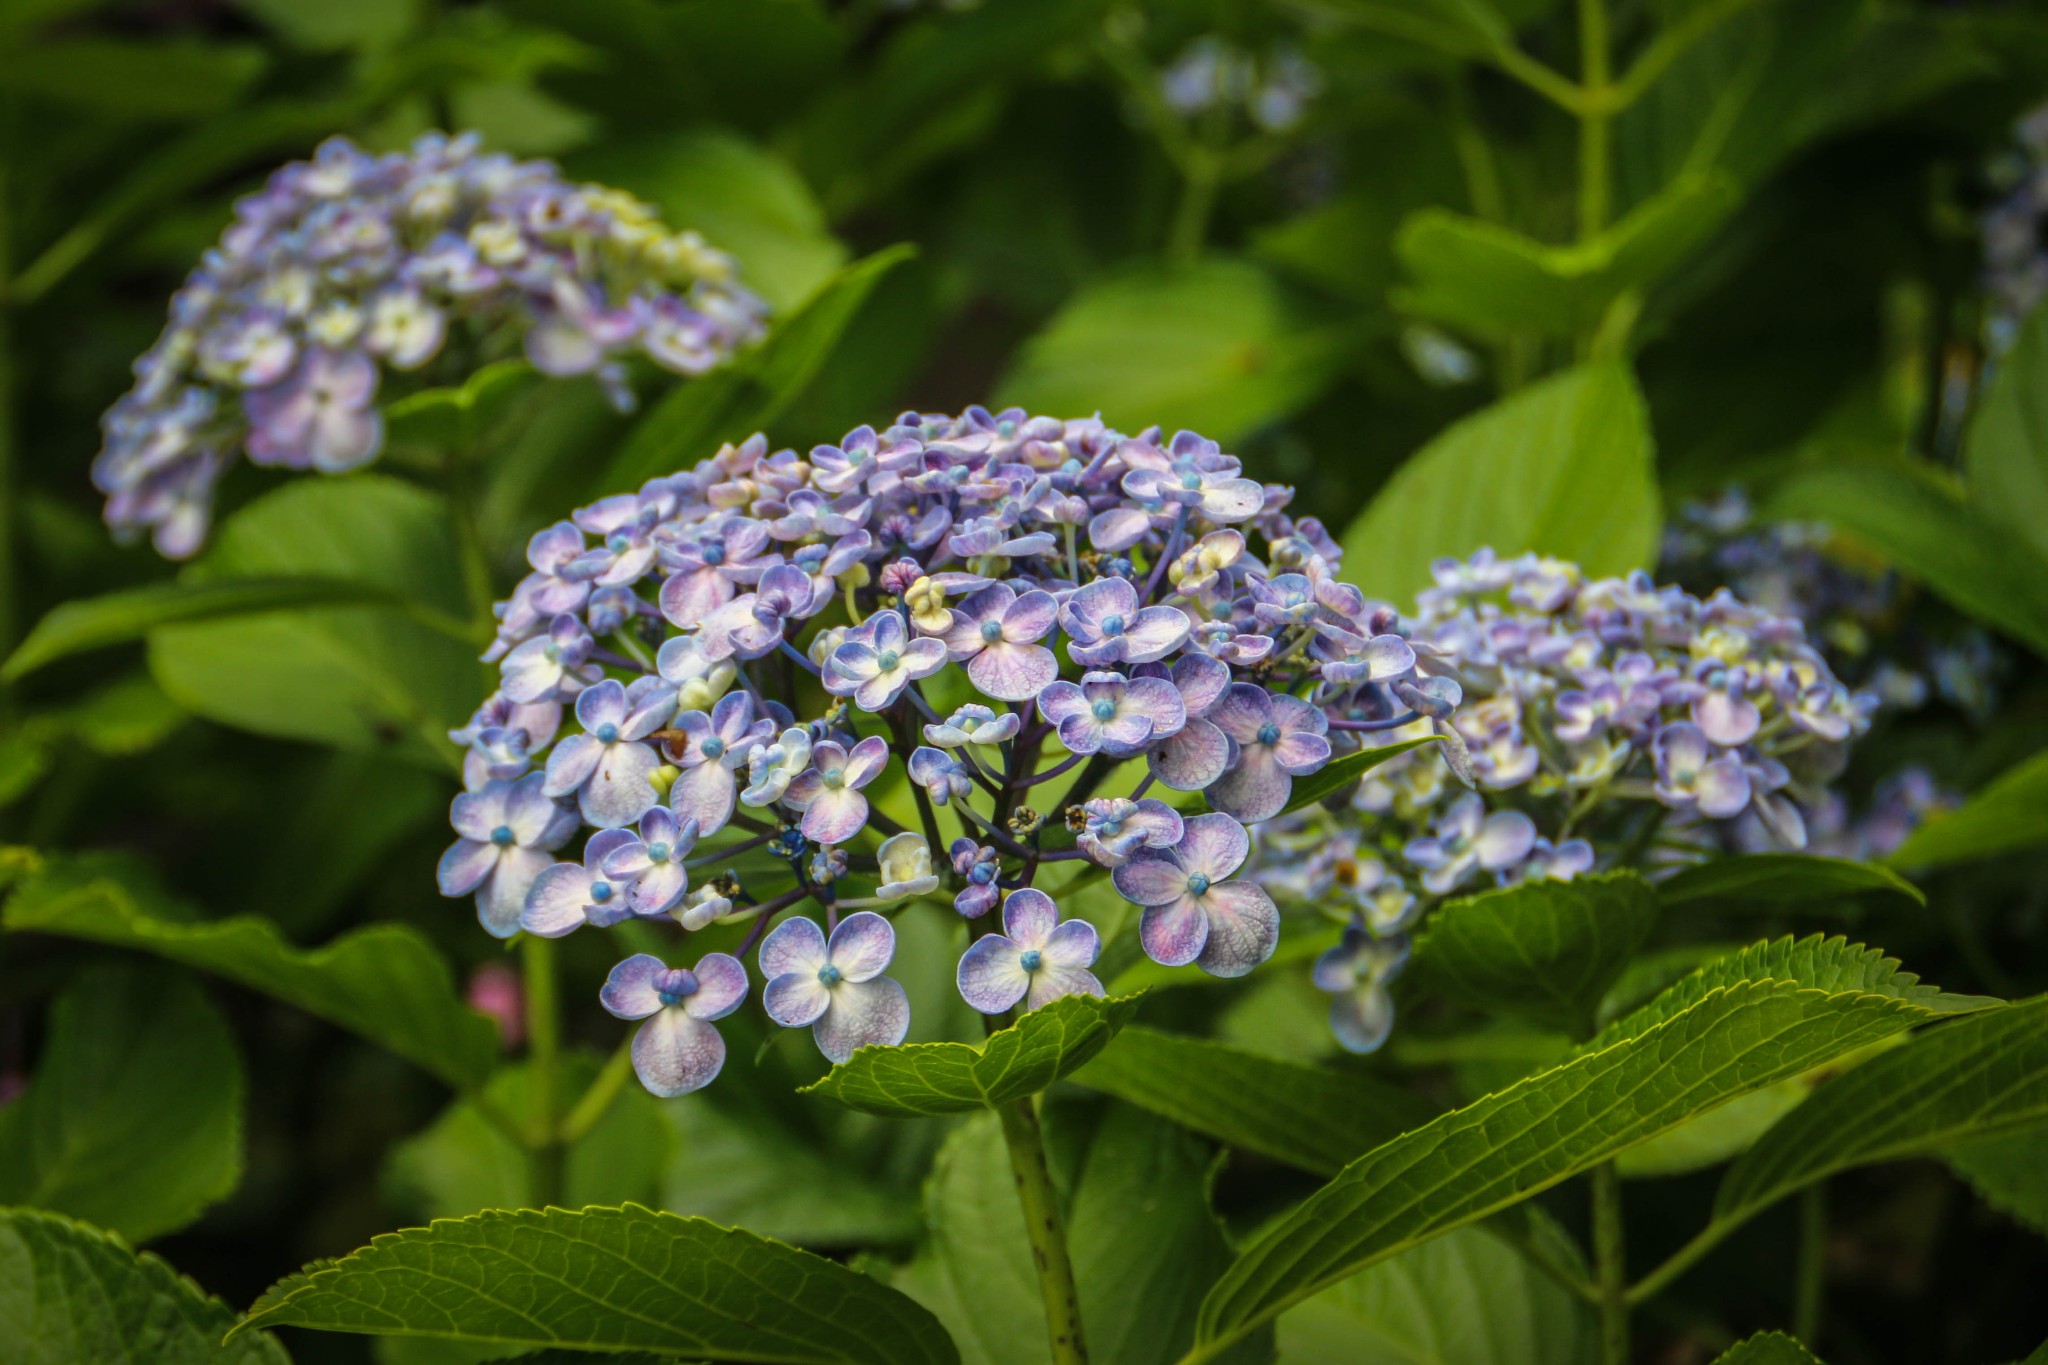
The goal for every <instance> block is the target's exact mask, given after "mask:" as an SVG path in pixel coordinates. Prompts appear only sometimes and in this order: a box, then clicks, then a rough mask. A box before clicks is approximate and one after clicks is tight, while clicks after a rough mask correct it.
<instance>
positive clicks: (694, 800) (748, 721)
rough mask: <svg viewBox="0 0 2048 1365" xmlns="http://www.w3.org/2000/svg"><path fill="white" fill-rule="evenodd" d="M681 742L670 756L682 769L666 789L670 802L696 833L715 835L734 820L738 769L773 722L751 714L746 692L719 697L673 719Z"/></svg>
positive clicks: (764, 739) (770, 732) (772, 730)
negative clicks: (706, 709) (707, 705)
mask: <svg viewBox="0 0 2048 1365" xmlns="http://www.w3.org/2000/svg"><path fill="white" fill-rule="evenodd" d="M675 728H676V729H677V730H679V731H681V732H682V735H683V743H682V746H681V748H680V749H678V748H677V747H676V746H675V744H674V742H673V741H671V742H670V744H669V748H668V752H669V755H670V757H672V758H673V759H674V760H675V762H676V765H677V766H678V767H680V768H681V769H682V772H681V774H680V775H679V776H678V777H677V778H676V780H675V785H674V786H673V787H671V788H670V789H669V797H668V803H669V805H670V806H671V807H672V808H673V809H674V810H675V812H676V814H677V815H679V816H684V817H687V818H689V819H692V820H695V821H696V822H697V832H698V834H699V835H703V836H708V835H712V834H716V833H717V832H718V831H719V830H721V829H724V828H725V824H726V821H728V820H730V819H732V811H733V801H734V799H735V798H736V797H737V796H738V795H739V778H738V777H737V776H736V775H735V774H736V772H737V770H738V769H739V768H741V767H742V766H744V765H745V764H746V762H747V760H748V759H749V758H750V757H751V756H752V755H753V752H754V750H755V749H756V748H758V747H759V746H761V745H763V744H766V743H767V742H768V739H769V737H770V736H771V735H773V734H774V733H775V722H774V721H772V720H770V719H769V718H768V717H766V716H757V715H755V713H754V699H753V698H752V697H751V696H749V695H748V694H747V693H745V692H734V693H731V694H730V695H728V696H724V697H720V698H719V699H718V702H717V704H716V705H714V706H713V707H712V708H711V710H710V711H709V712H708V713H706V712H703V711H686V712H684V713H683V714H682V715H680V716H677V717H676V721H675Z"/></svg>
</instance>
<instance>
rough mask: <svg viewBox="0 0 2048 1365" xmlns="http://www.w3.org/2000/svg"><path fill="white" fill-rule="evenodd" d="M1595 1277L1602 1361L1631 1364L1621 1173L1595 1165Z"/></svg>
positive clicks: (1605, 1164)
mask: <svg viewBox="0 0 2048 1365" xmlns="http://www.w3.org/2000/svg"><path fill="white" fill-rule="evenodd" d="M1593 1280H1594V1284H1595V1286H1596V1287H1597V1288H1598V1289H1599V1291H1600V1365H1628V1356H1629V1349H1628V1347H1629V1343H1628V1251H1627V1247H1626V1245H1625V1244H1624V1242H1623V1237H1622V1224H1621V1173H1620V1172H1619V1171H1617V1170H1616V1169H1615V1168H1614V1163H1613V1162H1611V1161H1608V1162H1603V1163H1601V1164H1600V1165H1598V1166H1595V1167H1594V1168H1593Z"/></svg>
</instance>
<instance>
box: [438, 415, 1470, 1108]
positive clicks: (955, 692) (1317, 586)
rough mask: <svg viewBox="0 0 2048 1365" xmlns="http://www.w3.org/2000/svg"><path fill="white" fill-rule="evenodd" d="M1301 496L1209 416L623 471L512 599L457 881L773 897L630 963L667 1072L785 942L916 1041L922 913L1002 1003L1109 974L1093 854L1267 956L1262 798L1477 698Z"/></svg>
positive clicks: (775, 976)
mask: <svg viewBox="0 0 2048 1365" xmlns="http://www.w3.org/2000/svg"><path fill="white" fill-rule="evenodd" d="M1288 496H1289V492H1288V490H1286V489H1284V488H1279V487H1274V486H1267V485H1261V484H1260V483H1258V482H1256V481H1254V480H1252V479H1248V478H1246V477H1245V476H1244V474H1243V472H1242V470H1241V468H1240V466H1239V463H1238V461H1237V460H1236V459H1235V458H1234V457H1232V456H1230V455H1228V454H1226V453H1224V452H1223V451H1222V450H1221V449H1219V448H1218V446H1217V445H1216V443H1215V442H1213V441H1208V440H1204V439H1203V438H1201V437H1199V436H1196V435H1194V434H1192V433H1188V432H1182V433H1180V434H1179V435H1177V436H1174V437H1173V438H1171V439H1170V440H1169V439H1166V438H1163V437H1162V436H1161V434H1160V433H1159V432H1158V431H1156V430H1150V431H1145V432H1141V433H1139V434H1138V435H1135V436H1126V435H1123V434H1121V433H1119V432H1116V431H1113V430H1111V429H1109V428H1108V427H1106V426H1104V425H1103V424H1102V422H1101V421H1099V420H1081V421H1064V422H1063V421H1056V420H1052V419H1049V418H1043V417H1031V416H1028V415H1026V414H1024V413H1022V412H1015V411H1012V412H1004V413H1000V414H991V413H989V412H987V411H985V410H983V409H981V408H971V409H969V410H968V411H967V412H966V413H964V414H962V415H960V416H958V417H950V416H933V415H927V414H921V413H906V414H904V415H902V416H901V417H899V418H898V419H897V420H896V422H895V423H894V424H892V425H890V426H889V427H887V428H886V429H884V430H880V431H877V430H875V429H873V428H871V427H862V428H860V429H858V430H856V431H853V432H851V433H849V434H848V435H847V436H846V437H845V438H844V439H843V440H841V441H840V442H839V443H838V444H836V445H824V446H818V447H816V448H815V449H813V450H811V451H810V452H809V453H808V455H802V454H799V453H797V452H796V451H792V450H780V451H772V452H771V451H770V449H769V448H768V445H767V442H766V441H765V440H764V439H762V438H761V437H758V436H757V437H755V438H753V439H752V440H749V441H748V442H746V443H745V444H743V445H738V446H727V447H726V448H724V449H722V450H720V451H719V452H718V453H717V454H716V455H715V456H713V457H712V458H710V459H708V460H705V461H704V462H703V463H701V464H699V465H698V466H696V467H695V468H694V469H690V470H687V471H685V472H683V473H679V474H676V475H673V476H671V477H668V478H661V479H656V480H653V481H652V482H650V483H648V484H646V485H645V486H644V487H642V488H641V489H640V490H639V491H638V492H637V493H629V494H622V495H619V496H616V497H610V498H605V499H603V500H601V501H600V502H598V503H596V504H594V505H593V506H590V507H587V508H584V509H582V510H580V511H578V512H576V513H575V514H574V516H572V517H571V518H570V519H569V520H567V521H564V522H561V523H560V524H558V525H555V526H552V527H549V528H548V529H546V530H544V531H542V532H540V533H539V534H538V535H536V536H535V537H534V538H533V542H532V545H531V547H530V554H529V558H530V562H531V564H532V570H533V571H532V572H531V573H530V574H529V575H528V576H527V577H526V578H525V579H524V580H523V581H522V582H521V583H520V584H519V585H518V587H517V589H516V590H515V591H514V592H513V594H512V597H511V598H510V600H509V601H506V602H504V603H502V604H501V605H500V607H499V620H500V627H499V635H498V639H497V641H496V642H495V643H494V644H493V645H492V647H491V649H490V650H489V651H488V653H487V655H486V657H487V658H488V659H491V660H495V661H496V662H497V663H498V665H499V667H500V669H501V671H502V686H501V688H500V690H499V691H498V692H497V693H496V694H495V695H493V696H492V697H490V698H489V699H488V700H487V701H486V702H485V703H484V704H483V705H482V706H481V707H480V708H479V710H478V712H477V714H476V716H475V718H474V719H473V720H472V722H471V723H470V724H469V725H468V726H466V727H464V728H463V729H462V730H460V731H457V732H456V733H455V736H454V738H455V739H456V741H457V742H458V743H460V744H462V745H464V746H466V747H467V750H468V753H467V757H466V759H465V774H466V784H467V786H468V788H469V790H468V791H467V792H466V793H465V794H464V795H462V796H460V797H458V798H457V799H456V805H455V824H456V829H457V833H458V834H459V835H460V836H461V838H460V839H459V840H458V841H457V842H456V844H455V845H454V846H453V847H452V848H451V849H450V850H449V851H448V854H447V856H446V857H445V858H444V860H443V862H442V866H441V887H442V890H443V891H444V892H445V893H447V894H448V895H451V896H470V895H474V896H475V897H476V903H477V909H478V914H479V916H480V917H481V919H482V921H483V924H484V927H485V928H486V929H488V930H489V931H490V932H491V933H493V934H496V935H499V936H501V937H503V936H509V935H511V934H514V933H517V932H519V931H521V930H524V931H525V932H528V933H533V934H541V935H547V936H558V935H562V934H567V933H571V932H574V931H576V930H578V929H580V928H582V927H583V926H585V925H594V926H605V925H610V924H615V923H618V922H620V921H622V920H624V919H626V918H628V917H637V918H639V919H642V920H655V921H662V920H665V921H669V922H672V923H673V924H675V925H677V926H680V928H681V929H682V930H683V931H685V932H686V933H693V932H698V931H702V930H705V929H707V928H709V927H710V926H713V925H735V924H737V925H739V926H742V927H741V928H740V929H739V930H737V931H734V930H727V931H725V932H724V934H723V936H722V937H721V938H720V942H721V943H725V944H728V945H730V944H732V942H733V940H734V939H735V938H737V945H736V946H734V947H733V949H732V952H731V953H730V954H729V955H720V954H710V955H708V956H705V955H700V956H699V958H698V961H697V964H696V965H695V966H692V967H690V968H687V969H685V968H682V967H671V966H669V965H667V964H666V963H663V962H660V961H659V960H655V959H647V958H632V959H628V960H627V962H625V963H623V964H621V966H620V968H619V969H618V971H617V972H616V973H614V977H613V981H612V984H611V986H610V987H609V988H608V990H609V994H608V995H607V996H606V1000H605V1003H606V1006H607V1008H609V1009H611V1010H612V1012H613V1013H615V1014H618V1015H620V1016H622V1017H626V1018H634V1019H646V1020H648V1021H649V1022H648V1023H647V1024H645V1025H643V1026H642V1032H641V1033H640V1034H639V1035H638V1039H637V1041H636V1045H635V1049H634V1057H635V1061H636V1064H637V1066H638V1070H639V1074H640V1077H641V1079H642V1081H644V1082H645V1083H646V1084H647V1086H648V1087H649V1088H650V1089H652V1090H654V1091H656V1092H657V1093H661V1094H681V1093H684V1092H686V1091H689V1090H694V1089H696V1088H698V1087H699V1086H702V1085H704V1084H705V1083H707V1082H708V1081H710V1080H711V1079H712V1077H713V1076H714V1075H716V1074H717V1071H718V1069H719V1066H720V1063H721V1061H722V1058H723V1055H724V1052H723V1046H722V1044H714V1041H713V1040H714V1038H715V1033H716V1030H715V1028H714V1023H715V1021H716V1020H717V1019H718V1018H720V1017H722V1016H723V1015H724V1014H725V1013H726V1012H727V1011H728V1010H729V1009H730V1008H732V1007H733V1005H734V1004H735V1003H736V1002H737V1000H738V995H737V994H736V992H743V991H744V989H745V985H746V980H745V976H744V974H742V975H741V976H740V977H739V978H738V979H735V977H734V974H733V973H734V969H733V968H732V967H731V966H728V965H727V964H728V962H739V963H744V962H745V961H746V959H747V958H748V957H749V956H750V955H752V956H753V965H754V967H755V968H756V970H757V971H758V973H759V976H760V985H761V1004H762V1006H763V1008H764V1009H765V1010H766V1012H767V1014H768V1016H769V1017H770V1018H771V1019H773V1020H774V1021H775V1022H776V1023H778V1024H781V1025H783V1026H785V1027H788V1028H808V1029H810V1030H811V1032H812V1036H813V1037H814V1038H815V1040H816V1042H817V1045H818V1047H819V1048H820V1050H821V1051H822V1052H823V1053H824V1055H825V1056H826V1057H828V1058H830V1059H831V1060H832V1061H835V1062H838V1061H843V1060H845V1059H846V1058H847V1057H849V1056H850V1055H852V1053H853V1052H854V1050H855V1049H857V1048H859V1047H862V1046H864V1045H867V1044H874V1043H883V1044H890V1043H896V1042H900V1041H901V1040H902V1039H903V1037H904V1036H905V1032H906V1030H907V1028H908V1027H909V1005H908V1002H907V1000H906V999H905V996H904V993H903V991H902V989H901V987H900V986H898V985H897V984H896V982H895V981H894V980H893V979H892V978H891V977H890V976H889V974H888V972H889V966H890V963H891V961H892V960H893V958H894V955H895V952H896V933H895V929H894V926H893V924H892V920H893V918H894V917H895V916H897V915H899V914H902V913H907V912H909V911H911V910H912V909H913V907H922V909H921V913H929V914H939V915H944V916H947V917H949V918H952V919H955V920H961V919H964V920H965V921H966V923H967V924H968V926H969V932H968V934H967V939H968V946H967V948H966V951H965V953H964V955H963V956H962V957H961V959H960V961H959V964H958V968H957V980H958V983H959V988H960V993H961V995H962V997H963V998H964V999H965V1000H966V1001H967V1003H968V1004H969V1005H971V1006H973V1007H974V1008H975V1009H977V1010H980V1011H981V1012H983V1013H984V1014H988V1015H999V1014H1003V1013H1005V1012H1007V1011H1009V1010H1011V1009H1013V1008H1017V1007H1022V1008H1026V1009H1035V1008H1038V1007H1041V1006H1043V1005H1045V1004H1047V1003H1049V1002H1050V1001H1052V1000H1056V999H1059V998H1061V997H1062V996H1066V995H1071V994H1076V993H1086V994H1096V995H1099V994H1100V993H1101V992H1102V989H1103V987H1102V983H1101V981H1100V980H1099V979H1098V978H1097V977H1096V976H1095V975H1094V973H1093V972H1092V971H1091V970H1090V969H1091V968H1092V967H1093V966H1094V964H1095V961H1096V955H1097V952H1098V950H1099V947H1100V943H1101V935H1100V934H1099V933H1098V932H1097V928H1096V926H1094V925H1093V924H1091V923H1089V922H1088V921H1087V920H1086V919H1085V918H1081V917H1078V916H1076V915H1073V914H1070V913H1069V912H1068V910H1067V908H1066V907H1063V906H1061V905H1060V904H1059V902H1058V897H1059V896H1064V895H1068V894H1069V893H1070V891H1071V890H1072V889H1073V888H1075V887H1077V886H1079V885H1082V884H1084V883H1086V882H1087V881H1089V880H1090V879H1100V880H1106V881H1109V882H1110V884H1111V885H1113V886H1114V888H1115V890H1116V891H1117V892H1119V893H1121V894H1122V896H1123V897H1124V898H1125V900H1126V901H1128V902H1129V903H1130V905H1131V906H1132V907H1134V908H1135V914H1134V915H1133V916H1132V918H1134V919H1135V920H1136V927H1135V929H1134V930H1133V931H1132V932H1135V933H1136V934H1137V936H1138V940H1139V942H1140V943H1141V945H1142V947H1143V949H1144V951H1145V952H1146V953H1148V954H1150V955H1151V956H1152V957H1153V958H1154V959H1155V960H1157V961H1159V962H1161V963H1166V964H1171V965H1181V964H1187V963H1193V964H1196V965H1197V966H1198V967H1200V968H1201V969H1202V970H1204V971H1207V972H1210V973H1212V974H1215V975H1217V976H1238V975H1241V974H1243V973H1246V972H1249V971H1251V970H1252V969H1253V968H1254V967H1256V966H1257V965H1258V964H1259V963H1261V962H1263V961H1264V960H1265V959H1266V958H1267V957H1269V956H1270V955H1271V954H1272V952H1273V949H1274V944H1275V942H1276V941H1277V938H1278V935H1279V931H1280V916H1279V912H1278V909H1277V907H1276V906H1275V904H1274V902H1273V900H1272V898H1271V896H1269V895H1268V894H1267V892H1266V891H1265V890H1264V889H1262V888H1261V887H1260V886H1259V885H1258V884H1257V883H1256V882H1255V881H1253V880H1252V879H1250V878H1249V877H1247V876H1246V875H1245V867H1246V863H1247V859H1248V858H1249V856H1250V852H1251V842H1252V840H1251V833H1250V828H1251V827H1253V826H1256V825H1258V824H1259V823H1261V822H1263V821H1267V820H1271V819H1272V818H1274V817H1275V816H1277V815H1279V814H1280V813H1281V812H1282V811H1283V810H1285V809H1286V808H1287V807H1288V805H1289V802H1290V799H1291V797H1292V794H1293V789H1294V785H1295V783H1296V781H1297V780H1298V779H1301V778H1303V777H1306V776H1307V775H1309V774H1312V773H1315V772H1317V771H1318V770H1320V769H1321V768H1323V767H1324V766H1325V765H1326V764H1328V763H1330V762H1331V761H1332V759H1333V758H1334V757H1336V756H1339V755H1341V754H1343V753H1345V752H1347V751H1355V750H1357V749H1359V748H1360V747H1361V746H1362V745H1363V744H1365V743H1367V742H1369V740H1370V738H1371V737H1372V736H1374V735H1375V734H1376V733H1378V732H1382V731H1387V730H1391V729H1397V728H1403V729H1404V728H1406V727H1409V726H1411V725H1418V724H1419V725H1422V726H1424V727H1427V726H1430V725H1432V724H1441V723H1443V722H1442V721H1441V719H1440V718H1442V717H1444V716H1447V715H1449V714H1450V713H1451V706H1452V701H1453V694H1454V692H1455V689H1454V688H1449V687H1448V686H1447V685H1446V684H1444V683H1443V681H1442V680H1440V679H1439V680H1434V681H1432V680H1422V679H1418V676H1417V673H1416V655H1415V652H1414V650H1412V649H1411V648H1410V647H1409V644H1408V642H1407V640H1405V639H1404V638H1403V637H1402V634H1401V633H1400V631H1399V630H1398V629H1397V622H1396V618H1395V615H1394V613H1393V612H1392V611H1390V610H1388V609H1387V608H1385V607H1380V606H1375V605H1374V604H1372V603H1370V602H1368V600H1367V599H1366V597H1365V595H1364V594H1363V593H1362V592H1360V591H1359V590H1358V589H1357V588H1354V587H1352V586H1350V585H1348V584H1346V583H1343V582H1341V581H1340V580H1339V579H1338V578H1337V576H1336V565H1337V559H1338V553H1339V552H1338V549H1337V547H1336V545H1335V544H1334V543H1333V542H1332V541H1331V540H1330V538H1329V536H1328V535H1327V534H1326V533H1325V532H1324V530H1323V528H1322V527H1321V526H1320V525H1319V524H1318V523H1317V522H1316V521H1315V520H1314V519H1313V518H1307V517H1304V518H1299V519H1297V518H1295V517H1293V516H1291V515H1290V514H1289V513H1288V511H1287V502H1288ZM1196 793H1200V794H1201V795H1202V796H1203V797H1204V798H1205V799H1206V809H1203V807H1202V805H1201V804H1199V803H1197V802H1196V801H1195V800H1194V799H1193V798H1194V794H1196ZM1181 806H1185V807H1187V811H1186V813H1183V810H1182V809H1180V808H1179V807H1181ZM1061 863H1066V864H1070V867H1069V868H1067V869H1064V873H1065V875H1061V876H1059V877H1058V878H1056V879H1054V878H1047V881H1048V884H1047V885H1045V886H1041V885H1038V884H1037V883H1038V882H1039V881H1040V879H1041V877H1042V876H1045V874H1047V873H1048V871H1049V870H1050V869H1053V868H1054V867H1055V865H1057V864H1061ZM743 864H744V865H746V866H748V867H749V868H751V869H753V870H750V871H748V872H747V874H746V875H744V876H742V875H739V873H738V872H736V871H735V870H734V869H735V868H736V867H738V866H741V865H743ZM685 955H687V950H685ZM706 962H711V963H712V966H711V968H710V969H707V968H706V966H705V963H706Z"/></svg>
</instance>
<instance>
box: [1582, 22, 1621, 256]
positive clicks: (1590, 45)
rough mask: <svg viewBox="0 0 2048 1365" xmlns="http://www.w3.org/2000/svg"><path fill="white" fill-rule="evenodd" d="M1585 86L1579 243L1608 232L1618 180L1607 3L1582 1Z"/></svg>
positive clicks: (1583, 77) (1583, 83) (1583, 86)
mask: <svg viewBox="0 0 2048 1365" xmlns="http://www.w3.org/2000/svg"><path fill="white" fill-rule="evenodd" d="M1579 62H1580V71H1581V73H1582V79H1581V81H1580V86H1581V88H1582V89H1583V91H1584V93H1585V97H1586V103H1585V105H1584V106H1583V107H1582V108H1581V109H1580V110H1579V240H1580V241H1584V240H1586V239H1587V238H1589V237H1593V236H1595V235H1597V234H1598V233H1599V232H1600V231H1601V230H1602V229H1603V228H1605V227H1606V226H1607V213H1608V194H1609V186H1610V182H1611V181H1612V179H1613V169H1612V162H1613V159H1614V122H1613V115H1612V114H1611V113H1609V112H1608V109H1607V104H1606V101H1607V93H1608V82H1609V75H1610V73H1609V69H1608V35H1607V3H1606V0H1579Z"/></svg>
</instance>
